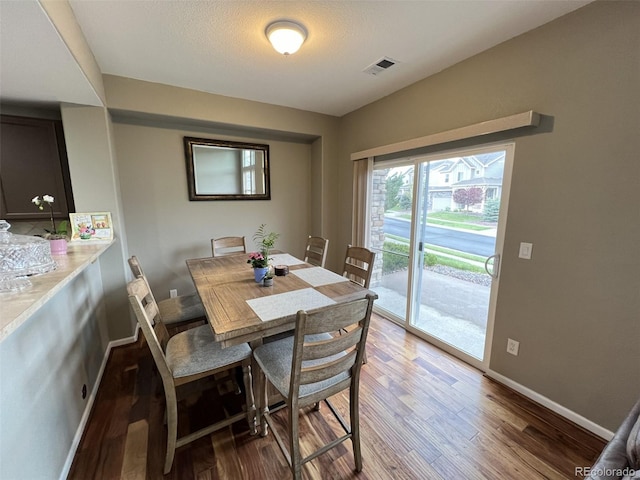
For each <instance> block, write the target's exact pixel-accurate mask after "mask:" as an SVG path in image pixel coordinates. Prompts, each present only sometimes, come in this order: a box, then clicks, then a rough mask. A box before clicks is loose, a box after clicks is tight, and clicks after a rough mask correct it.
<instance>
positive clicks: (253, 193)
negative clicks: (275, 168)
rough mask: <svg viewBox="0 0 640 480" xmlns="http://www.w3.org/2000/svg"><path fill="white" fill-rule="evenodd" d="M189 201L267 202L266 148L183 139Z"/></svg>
mask: <svg viewBox="0 0 640 480" xmlns="http://www.w3.org/2000/svg"><path fill="white" fill-rule="evenodd" d="M184 151H185V157H186V161H187V184H188V186H189V200H191V201H194V200H271V186H270V180H269V145H264V144H259V143H246V142H232V141H230V140H210V139H206V138H195V137H184Z"/></svg>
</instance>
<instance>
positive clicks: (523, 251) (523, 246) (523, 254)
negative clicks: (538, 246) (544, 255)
mask: <svg viewBox="0 0 640 480" xmlns="http://www.w3.org/2000/svg"><path fill="white" fill-rule="evenodd" d="M532 250H533V243H526V242H521V243H520V252H519V253H518V257H520V258H524V259H525V260H531V252H532Z"/></svg>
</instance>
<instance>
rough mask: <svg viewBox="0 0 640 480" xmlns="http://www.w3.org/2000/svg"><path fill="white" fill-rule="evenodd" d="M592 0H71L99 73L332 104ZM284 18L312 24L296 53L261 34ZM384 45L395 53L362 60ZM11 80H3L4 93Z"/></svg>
mask: <svg viewBox="0 0 640 480" xmlns="http://www.w3.org/2000/svg"><path fill="white" fill-rule="evenodd" d="M23 1H26V0H23ZM28 1H29V3H36V4H37V2H32V0H28ZM0 3H2V4H4V3H8V2H5V1H0ZM18 3H22V2H18ZM586 3H588V1H586V0H585V1H579V0H571V1H564V0H545V1H533V0H522V1H513V0H508V1H498V0H492V1H484V0H472V1H463V0H457V1H451V0H446V1H435V0H433V1H398V0H395V1H266V0H260V1H255V0H244V1H240V0H225V1H214V0H210V1H199V0H190V1H178V0H174V1H166V0H145V1H136V0H120V1H115V0H71V1H70V4H71V7H72V8H73V11H74V14H75V16H76V18H77V20H78V23H79V24H80V27H81V28H82V30H83V32H84V35H85V37H86V39H87V42H88V44H89V46H90V48H91V50H92V51H93V53H94V55H95V57H96V60H97V62H98V64H99V66H100V69H101V70H102V72H103V73H106V74H113V75H120V76H125V77H130V78H137V79H141V80H147V81H152V82H158V83H165V84H170V85H177V86H182V87H187V88H192V89H196V90H201V91H205V92H212V93H217V94H220V95H226V96H231V97H239V98H245V99H250V100H255V101H261V102H266V103H271V104H276V105H284V106H289V107H293V108H299V109H303V110H309V111H314V112H320V113H326V114H330V115H336V116H341V115H344V114H345V113H348V112H350V111H353V110H355V109H357V108H359V107H361V106H363V105H366V104H368V103H370V102H372V101H374V100H377V99H379V98H381V97H384V96H386V95H389V94H390V93H393V92H394V91H397V90H399V89H400V88H403V87H405V86H407V85H410V84H412V83H414V82H416V81H418V80H420V79H422V78H424V77H427V76H429V75H431V74H434V73H436V72H439V71H441V70H443V69H444V68H447V67H448V66H450V65H453V64H455V63H457V62H459V61H461V60H464V59H465V58H468V57H470V56H472V55H474V54H476V53H479V52H481V51H483V50H486V49H487V48H490V47H492V46H494V45H496V44H498V43H501V42H503V41H505V40H507V39H509V38H512V37H514V36H516V35H519V34H521V33H523V32H525V31H527V30H530V29H532V28H535V27H537V26H539V25H541V24H544V23H546V22H548V21H550V20H552V19H554V18H556V17H558V16H561V15H563V14H565V13H568V12H569V11H572V10H575V9H576V8H579V7H581V6H583V5H584V4H586ZM279 19H289V20H295V21H298V22H300V23H302V24H303V25H304V26H305V27H306V29H307V30H308V32H309V35H308V38H307V41H306V42H305V44H304V45H303V46H302V48H301V49H300V51H299V52H298V53H296V54H295V55H291V56H289V57H285V56H282V55H280V54H278V53H276V52H275V51H274V50H273V49H272V48H271V46H270V45H269V43H268V41H267V39H266V37H265V35H264V30H265V27H266V26H267V25H268V24H269V23H271V22H272V21H274V20H279ZM2 36H3V38H2V40H3V41H4V36H5V34H4V32H2ZM3 53H4V52H3ZM382 57H390V58H392V59H394V60H396V61H397V62H398V63H397V65H395V66H394V67H392V68H391V69H389V70H387V71H385V72H384V73H382V74H380V75H378V76H371V75H367V74H365V73H363V72H362V70H364V69H365V68H366V67H368V66H369V65H371V64H372V63H374V62H376V61H378V60H379V59H380V58H382ZM2 61H3V64H4V59H2ZM3 66H4V65H3ZM3 82H4V78H3ZM11 88H13V87H12V85H11V84H6V82H5V84H4V85H2V93H3V95H4V94H5V93H11Z"/></svg>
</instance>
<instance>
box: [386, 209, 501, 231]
mask: <svg viewBox="0 0 640 480" xmlns="http://www.w3.org/2000/svg"><path fill="white" fill-rule="evenodd" d="M398 217H400V218H405V219H407V220H411V214H410V213H403V214H400V215H398ZM480 221H482V217H480V216H478V215H469V214H467V213H462V212H460V213H459V212H436V213H430V214H429V215H427V224H431V225H442V226H443V227H452V228H460V229H462V230H473V231H476V232H479V231H482V230H489V229H490V228H492V227H490V226H487V225H478V224H477V223H471V222H480Z"/></svg>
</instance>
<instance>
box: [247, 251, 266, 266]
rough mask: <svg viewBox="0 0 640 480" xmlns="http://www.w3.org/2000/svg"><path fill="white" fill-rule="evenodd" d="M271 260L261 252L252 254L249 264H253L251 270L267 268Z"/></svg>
mask: <svg viewBox="0 0 640 480" xmlns="http://www.w3.org/2000/svg"><path fill="white" fill-rule="evenodd" d="M268 262H269V259H268V258H266V257H265V256H264V255H262V254H261V253H260V252H251V253H250V254H249V260H247V263H250V264H251V268H265V267H267V266H268Z"/></svg>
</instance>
